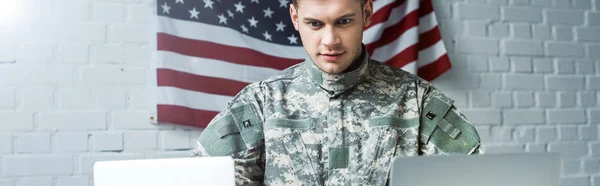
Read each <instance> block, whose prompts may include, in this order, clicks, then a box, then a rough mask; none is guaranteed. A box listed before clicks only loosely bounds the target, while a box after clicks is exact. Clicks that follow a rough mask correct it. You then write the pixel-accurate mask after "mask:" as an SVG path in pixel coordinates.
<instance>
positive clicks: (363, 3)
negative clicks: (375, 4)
mask: <svg viewBox="0 0 600 186" xmlns="http://www.w3.org/2000/svg"><path fill="white" fill-rule="evenodd" d="M298 1H300V0H292V3H293V4H294V6H296V8H298ZM365 4H367V0H360V6H361V7H364V6H365Z"/></svg>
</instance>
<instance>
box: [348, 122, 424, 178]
mask: <svg viewBox="0 0 600 186" xmlns="http://www.w3.org/2000/svg"><path fill="white" fill-rule="evenodd" d="M367 123H368V127H369V128H368V136H367V139H366V141H364V143H363V144H362V147H360V149H356V148H354V149H351V150H352V151H354V152H352V153H351V155H350V156H351V159H353V161H355V160H358V161H359V163H358V164H356V165H351V170H352V171H353V172H354V175H355V176H354V177H355V178H356V179H357V180H355V182H354V183H363V184H367V185H384V184H385V183H386V180H387V179H386V178H387V175H388V172H389V165H390V164H391V160H392V159H393V157H395V156H398V155H400V154H406V153H408V154H415V153H416V149H417V133H418V132H417V131H418V126H419V122H418V119H417V118H415V119H402V118H399V117H395V116H380V117H373V118H370V119H368V120H367Z"/></svg>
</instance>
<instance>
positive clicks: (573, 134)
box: [434, 0, 600, 186]
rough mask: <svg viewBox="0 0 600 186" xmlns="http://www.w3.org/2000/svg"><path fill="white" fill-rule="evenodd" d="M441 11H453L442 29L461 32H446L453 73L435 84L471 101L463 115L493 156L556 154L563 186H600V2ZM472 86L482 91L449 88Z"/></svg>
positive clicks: (551, 1)
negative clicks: (473, 82) (474, 81)
mask: <svg viewBox="0 0 600 186" xmlns="http://www.w3.org/2000/svg"><path fill="white" fill-rule="evenodd" d="M434 4H435V8H436V9H439V8H438V7H444V6H451V7H452V9H451V10H452V11H453V12H452V13H446V16H444V17H443V18H440V19H441V20H440V22H442V23H449V24H451V23H456V25H455V26H452V27H450V26H443V27H441V31H442V34H443V35H444V37H446V38H445V41H453V42H454V44H453V45H451V47H452V48H453V50H452V51H450V55H451V56H453V57H452V58H451V59H452V60H453V61H452V62H453V64H455V65H454V69H453V70H451V72H449V73H447V74H444V75H443V76H442V77H441V78H440V79H438V80H435V81H434V84H436V85H438V86H439V87H441V89H442V90H443V91H445V92H450V93H449V95H451V96H456V95H462V94H463V93H469V95H468V96H469V99H468V100H469V103H468V104H467V105H465V106H463V107H466V108H463V109H462V110H463V111H464V113H465V115H466V116H467V117H468V118H469V119H470V120H471V121H472V122H473V123H474V124H475V125H476V128H477V129H478V130H479V132H480V135H481V136H482V139H483V141H484V143H485V144H487V145H486V146H487V152H488V153H505V152H558V153H561V154H562V157H563V158H564V161H563V166H564V167H563V168H564V170H563V175H562V180H561V185H568V186H588V185H597V186H600V175H598V173H599V169H600V164H599V158H598V156H599V155H600V143H599V139H598V125H599V124H600V109H599V107H600V105H599V103H600V94H599V92H598V91H599V90H600V45H599V42H600V13H599V12H598V11H599V10H600V8H599V7H600V0H503V1H499V0H481V1H468V0H455V1H452V2H446V1H444V4H442V3H440V2H438V1H434ZM468 10H472V11H468ZM482 24H483V25H482ZM479 27H486V28H487V29H484V30H483V31H482V30H481V29H479ZM449 28H451V29H449ZM462 32H466V33H467V35H466V36H465V34H462ZM482 32H483V33H482ZM448 37H450V38H448ZM478 61H479V62H478ZM456 64H459V65H456ZM462 67H465V68H467V69H470V70H468V71H465V70H461V69H457V68H462ZM458 72H460V73H458ZM466 77H474V78H480V79H481V83H480V84H478V86H476V87H469V86H460V87H458V86H455V87H452V86H447V85H445V84H447V83H454V82H456V81H458V80H462V79H464V78H466ZM488 93H489V94H488ZM458 97H461V96H458ZM459 99H462V98H459Z"/></svg>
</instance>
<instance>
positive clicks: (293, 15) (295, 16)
mask: <svg viewBox="0 0 600 186" xmlns="http://www.w3.org/2000/svg"><path fill="white" fill-rule="evenodd" d="M290 18H291V19H292V24H294V29H296V31H298V11H297V10H296V5H294V4H290Z"/></svg>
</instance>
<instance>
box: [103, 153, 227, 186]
mask: <svg viewBox="0 0 600 186" xmlns="http://www.w3.org/2000/svg"><path fill="white" fill-rule="evenodd" d="M93 176H94V186H132V185H143V186H199V185H211V186H212V185H214V186H234V185H235V178H234V165H233V159H232V158H231V157H193V158H192V157H190V158H170V159H144V160H117V161H98V162H96V163H94V167H93Z"/></svg>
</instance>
